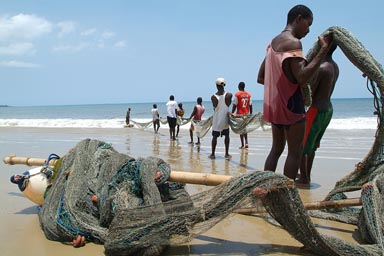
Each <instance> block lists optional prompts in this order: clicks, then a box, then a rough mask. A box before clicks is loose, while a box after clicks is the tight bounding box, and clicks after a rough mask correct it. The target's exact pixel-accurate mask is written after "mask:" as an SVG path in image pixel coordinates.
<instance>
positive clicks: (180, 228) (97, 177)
mask: <svg viewBox="0 0 384 256" xmlns="http://www.w3.org/2000/svg"><path fill="white" fill-rule="evenodd" d="M329 32H332V33H333V36H334V40H335V42H337V44H338V45H339V46H340V48H341V49H342V50H343V52H344V53H345V55H346V56H347V57H348V58H350V59H351V61H352V63H354V64H355V65H356V66H357V67H358V68H359V69H360V70H361V71H362V72H363V73H364V74H365V75H366V76H367V77H368V81H369V83H367V85H368V86H369V89H370V91H371V92H372V94H373V95H374V105H375V109H376V113H377V115H378V130H377V133H376V139H375V142H374V145H373V147H372V149H371V150H370V152H369V153H368V155H367V156H366V157H365V159H364V160H363V161H362V162H361V163H359V164H357V166H356V169H355V170H354V171H353V172H352V173H351V174H349V175H347V176H346V177H344V178H343V179H341V180H340V181H339V182H337V183H336V185H335V188H334V189H333V190H332V191H331V192H330V193H329V194H328V196H327V198H326V200H338V199H343V198H346V195H345V194H344V192H349V191H355V190H361V193H362V195H361V201H362V207H357V208H356V207H355V208H347V209H346V210H340V209H336V210H332V211H331V210H327V211H309V212H308V211H307V210H306V209H305V207H304V205H303V203H302V201H301V199H300V196H299V193H298V191H297V189H296V188H295V187H294V186H292V185H291V182H290V180H289V179H288V178H286V177H285V176H283V175H280V174H277V173H273V172H264V171H254V172H248V173H245V174H243V175H241V176H238V177H234V178H232V179H231V180H229V181H228V182H226V183H222V184H221V185H218V186H216V187H213V188H211V189H208V190H206V191H204V192H200V193H198V194H195V195H189V194H188V193H187V192H186V190H185V188H184V184H180V183H172V182H168V181H167V179H168V177H169V176H170V175H171V174H172V171H171V168H170V166H169V165H168V164H167V163H165V162H164V161H162V160H161V159H159V158H155V157H148V158H144V159H141V158H139V159H133V158H131V157H130V156H128V155H125V154H121V153H119V152H117V151H115V150H114V149H113V147H112V146H111V145H110V144H108V143H105V142H102V141H98V140H90V139H87V140H84V141H81V142H80V143H78V144H77V145H76V147H74V148H73V149H71V150H70V151H69V152H68V153H67V154H66V155H65V156H64V157H62V158H61V159H60V161H58V162H57V163H56V164H55V167H54V171H55V176H54V180H53V181H52V186H50V187H49V188H48V189H47V192H46V197H45V200H44V204H43V206H42V209H41V211H40V212H39V220H40V224H41V227H42V229H43V231H44V233H45V235H46V237H47V238H48V239H51V240H56V241H61V242H70V241H72V240H73V239H74V238H75V237H76V236H77V235H81V236H84V237H86V239H87V240H88V241H93V242H95V243H101V244H103V245H104V248H105V254H106V255H160V254H161V253H162V252H163V250H164V249H165V248H166V247H167V246H172V245H177V244H180V243H184V242H188V241H190V240H191V239H192V238H193V237H194V236H196V235H198V234H200V233H202V232H205V231H206V230H208V229H210V228H211V227H213V226H214V225H215V224H216V223H217V222H219V221H221V220H222V219H223V218H225V217H227V216H228V215H229V214H231V213H232V212H233V210H235V209H238V208H248V207H261V205H262V206H263V207H265V209H266V210H267V212H268V213H269V214H270V215H271V216H272V217H273V218H274V219H275V220H276V221H277V222H278V223H279V224H280V225H281V226H282V228H284V229H285V230H287V231H288V232H289V233H290V234H291V236H292V237H294V238H295V239H297V240H298V241H300V242H301V243H302V244H303V245H305V246H306V247H307V248H308V249H310V250H311V251H312V252H313V253H315V254H318V255H383V251H384V242H383V241H384V239H383V232H384V229H383V220H382V216H383V213H384V208H383V199H384V198H383V195H384V193H383V184H384V174H383V165H382V161H383V152H384V149H383V145H384V143H383V128H382V124H383V122H382V118H383V117H382V113H383V112H382V90H383V88H384V87H383V85H384V83H383V81H384V79H383V71H382V68H381V66H380V65H379V64H378V63H377V62H376V61H375V60H374V59H373V57H372V56H371V55H370V54H369V52H368V51H367V50H365V48H364V47H363V46H362V45H361V43H360V42H358V41H357V39H355V38H354V37H353V36H352V35H351V34H350V33H349V32H348V31H346V30H345V29H343V28H340V27H331V28H329V29H328V30H327V31H326V32H325V33H329ZM316 47H317V45H316V46H315V47H314V48H313V49H312V50H311V51H310V53H309V55H308V59H309V60H310V59H311V58H313V56H314V54H315V53H316V51H318V48H317V49H316ZM258 115H259V114H257V115H254V117H253V119H252V117H251V116H250V117H249V119H248V116H247V117H246V118H244V119H234V118H231V119H232V120H231V123H232V125H231V128H232V129H233V130H236V131H238V132H239V133H242V132H244V131H248V132H249V131H250V130H247V129H248V128H246V126H250V127H251V128H252V129H253V128H254V127H255V126H257V125H256V124H255V123H259V124H260V126H262V127H263V125H264V124H262V122H261V120H260V119H261V116H258ZM245 119H247V121H249V123H248V124H247V125H245V126H242V125H240V124H239V123H238V121H241V122H243V121H244V120H245ZM211 123H212V120H211V118H208V119H207V120H202V121H200V122H196V123H194V124H195V125H196V126H195V129H196V128H197V131H198V132H199V133H200V134H199V135H200V136H204V135H205V134H206V133H207V132H208V130H209V128H210V126H211ZM260 126H259V127H260ZM233 127H234V128H233ZM244 129H245V130H244ZM311 216H317V217H322V218H326V219H333V220H340V221H345V222H348V223H353V224H356V225H357V226H358V230H359V232H360V234H361V237H362V238H363V239H364V241H365V242H366V243H368V244H350V243H347V242H345V241H343V240H340V239H338V238H334V237H330V236H326V235H323V234H321V233H319V232H318V231H317V230H316V228H315V226H314V225H313V223H312V221H311Z"/></svg>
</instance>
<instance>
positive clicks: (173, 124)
mask: <svg viewBox="0 0 384 256" xmlns="http://www.w3.org/2000/svg"><path fill="white" fill-rule="evenodd" d="M176 120H177V119H176V117H170V116H167V121H168V125H169V128H175V127H176Z"/></svg>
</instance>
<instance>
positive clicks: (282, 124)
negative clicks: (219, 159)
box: [257, 5, 332, 179]
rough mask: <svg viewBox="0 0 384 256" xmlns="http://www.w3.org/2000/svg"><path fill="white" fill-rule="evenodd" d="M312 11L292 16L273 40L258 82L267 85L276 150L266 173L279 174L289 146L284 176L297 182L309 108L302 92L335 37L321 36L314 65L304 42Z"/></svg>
mask: <svg viewBox="0 0 384 256" xmlns="http://www.w3.org/2000/svg"><path fill="white" fill-rule="evenodd" d="M312 22H313V14H312V11H311V10H310V9H309V8H308V7H306V6H304V5H296V6H294V7H293V8H292V9H291V10H290V11H289V13H288V16H287V25H286V26H285V28H284V30H283V31H282V32H281V33H280V34H278V35H277V36H276V37H275V38H273V39H272V42H271V43H270V45H269V46H268V48H267V55H266V57H265V59H264V61H263V62H262V64H261V66H260V69H259V74H258V77H257V82H258V83H260V84H264V110H263V113H264V119H265V121H267V122H271V124H272V148H271V150H270V152H269V154H268V157H267V159H266V161H265V164H264V170H268V171H273V172H274V171H276V167H277V163H278V160H279V158H280V156H281V154H282V153H283V151H284V148H285V144H286V143H287V144H288V155H287V158H286V161H285V165H284V175H285V176H287V177H288V178H291V179H295V178H296V175H297V172H298V170H299V166H300V162H301V156H302V152H303V137H304V131H305V108H304V102H303V96H302V92H301V88H302V87H303V86H307V83H308V81H309V80H310V79H311V77H312V76H313V74H314V73H315V72H316V70H317V69H318V68H319V66H320V64H321V62H322V60H323V59H324V57H325V55H326V54H327V52H328V51H329V47H330V44H331V42H332V37H331V36H325V37H323V36H320V37H319V40H318V44H319V48H320V50H319V51H318V53H317V54H316V56H315V57H314V58H313V59H312V61H311V62H309V63H308V62H307V61H306V60H305V59H304V58H303V54H302V44H301V41H300V39H301V38H303V37H305V36H306V35H307V34H308V33H309V27H310V26H311V25H312Z"/></svg>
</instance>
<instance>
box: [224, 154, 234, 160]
mask: <svg viewBox="0 0 384 256" xmlns="http://www.w3.org/2000/svg"><path fill="white" fill-rule="evenodd" d="M224 158H225V159H227V160H230V159H231V158H232V156H231V155H230V154H228V155H225V156H224Z"/></svg>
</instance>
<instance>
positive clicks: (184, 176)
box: [3, 155, 232, 186]
mask: <svg viewBox="0 0 384 256" xmlns="http://www.w3.org/2000/svg"><path fill="white" fill-rule="evenodd" d="M56 161H57V160H56V159H52V160H51V161H50V162H49V165H54V164H55V163H56ZM3 162H4V163H5V164H9V165H14V164H23V165H28V166H43V165H45V163H46V160H45V159H42V158H32V157H17V156H15V155H12V156H7V157H5V158H4V160H3ZM231 178H232V176H229V175H217V174H209V173H192V172H177V171H172V172H171V174H170V177H169V181H173V182H181V183H189V184H199V185H206V186H217V185H219V184H221V183H224V182H226V181H228V180H230V179H231Z"/></svg>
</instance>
